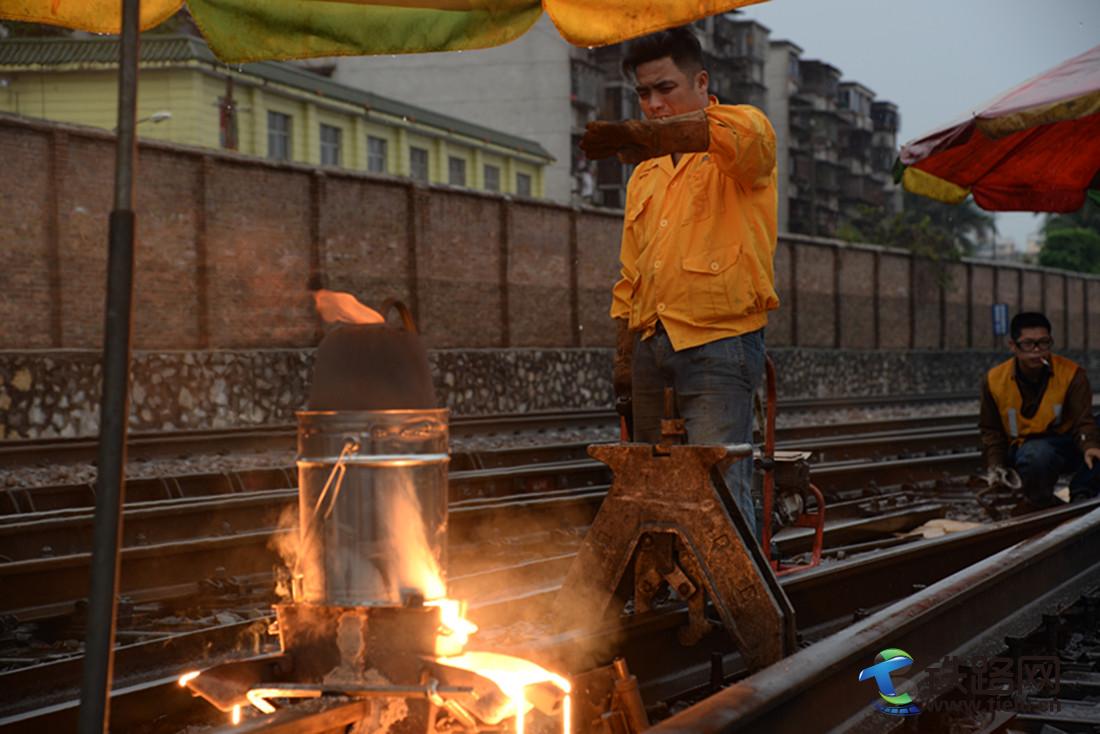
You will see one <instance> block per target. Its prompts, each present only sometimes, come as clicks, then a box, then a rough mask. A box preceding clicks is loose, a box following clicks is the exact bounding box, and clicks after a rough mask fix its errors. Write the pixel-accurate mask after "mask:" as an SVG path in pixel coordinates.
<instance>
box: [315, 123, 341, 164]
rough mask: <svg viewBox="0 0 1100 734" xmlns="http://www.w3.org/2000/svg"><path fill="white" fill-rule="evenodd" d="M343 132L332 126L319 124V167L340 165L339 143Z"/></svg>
mask: <svg viewBox="0 0 1100 734" xmlns="http://www.w3.org/2000/svg"><path fill="white" fill-rule="evenodd" d="M343 133H344V131H343V130H341V129H340V128H338V127H334V126H332V125H325V124H324V123H322V124H321V165H322V166H338V165H340V142H341V138H342V137H343Z"/></svg>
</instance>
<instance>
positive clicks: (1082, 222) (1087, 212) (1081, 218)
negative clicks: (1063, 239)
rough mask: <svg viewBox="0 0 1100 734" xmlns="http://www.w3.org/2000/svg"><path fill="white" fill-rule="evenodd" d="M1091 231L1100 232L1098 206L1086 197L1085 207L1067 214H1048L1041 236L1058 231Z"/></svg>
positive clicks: (1099, 209)
mask: <svg viewBox="0 0 1100 734" xmlns="http://www.w3.org/2000/svg"><path fill="white" fill-rule="evenodd" d="M1077 228H1082V229H1091V230H1092V231H1094V232H1100V204H1098V203H1097V202H1096V201H1095V200H1094V199H1092V198H1089V197H1086V199H1085V205H1084V206H1083V207H1081V208H1080V209H1078V210H1077V211H1075V212H1069V213H1068V214H1048V215H1047V218H1046V221H1044V222H1043V234H1044V235H1049V234H1050V233H1051V232H1055V231H1057V230H1060V229H1077Z"/></svg>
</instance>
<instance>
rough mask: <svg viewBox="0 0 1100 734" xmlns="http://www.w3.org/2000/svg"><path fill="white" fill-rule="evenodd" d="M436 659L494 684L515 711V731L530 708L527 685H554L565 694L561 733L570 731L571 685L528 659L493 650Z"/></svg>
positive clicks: (521, 727) (521, 733)
mask: <svg viewBox="0 0 1100 734" xmlns="http://www.w3.org/2000/svg"><path fill="white" fill-rule="evenodd" d="M438 662H439V663H440V664H442V665H447V666H450V667H452V668H458V669H459V670H468V671H470V672H472V673H477V674H478V675H480V676H481V677H483V678H488V679H489V680H491V681H492V682H493V683H495V684H496V685H497V687H498V688H500V690H502V691H503V692H504V695H506V696H508V699H509V707H510V708H511V709H512V711H514V712H515V713H514V716H515V720H516V734H523V729H524V717H526V716H527V712H528V711H530V710H531V709H532V708H533V706H532V705H531V703H530V702H529V701H528V700H527V694H526V691H527V688H528V687H529V686H533V685H537V684H539V683H549V684H551V685H553V686H556V687H557V688H558V690H560V691H561V692H562V693H564V694H565V697H564V699H563V700H562V707H561V729H562V734H570V728H571V718H572V705H571V704H572V701H571V700H570V697H569V691H570V689H571V688H572V686H570V684H569V681H568V680H566V679H565V678H563V677H562V676H560V675H558V674H556V673H551V672H550V671H549V670H547V669H546V668H543V667H542V666H540V665H536V664H535V663H532V662H531V661H530V660H524V659H523V658H514V657H512V656H511V655H501V654H500V653H495V652H467V653H463V654H462V655H457V656H455V657H443V658H439V661H438Z"/></svg>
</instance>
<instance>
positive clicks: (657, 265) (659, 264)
mask: <svg viewBox="0 0 1100 734" xmlns="http://www.w3.org/2000/svg"><path fill="white" fill-rule="evenodd" d="M653 269H654V270H660V269H661V261H660V260H657V261H655V262H654V263H653Z"/></svg>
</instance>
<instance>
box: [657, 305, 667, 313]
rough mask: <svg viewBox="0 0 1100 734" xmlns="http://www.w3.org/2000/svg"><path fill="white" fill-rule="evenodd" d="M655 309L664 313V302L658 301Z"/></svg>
mask: <svg viewBox="0 0 1100 734" xmlns="http://www.w3.org/2000/svg"><path fill="white" fill-rule="evenodd" d="M657 310H658V311H660V312H661V313H664V312H665V304H663V303H658V304H657Z"/></svg>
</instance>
